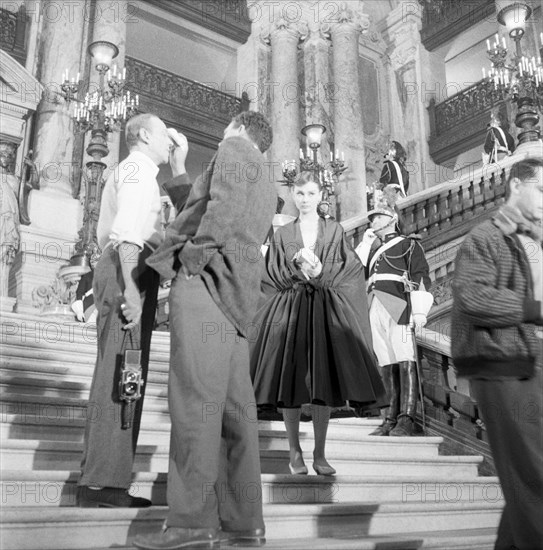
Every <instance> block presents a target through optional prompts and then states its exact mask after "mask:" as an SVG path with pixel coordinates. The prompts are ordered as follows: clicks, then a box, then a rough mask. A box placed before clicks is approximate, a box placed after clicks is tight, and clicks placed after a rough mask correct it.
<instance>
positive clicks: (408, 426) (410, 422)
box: [389, 415, 415, 437]
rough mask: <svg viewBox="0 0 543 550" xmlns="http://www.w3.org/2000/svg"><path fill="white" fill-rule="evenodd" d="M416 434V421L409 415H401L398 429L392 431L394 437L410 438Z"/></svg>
mask: <svg viewBox="0 0 543 550" xmlns="http://www.w3.org/2000/svg"><path fill="white" fill-rule="evenodd" d="M414 434H415V420H414V419H413V418H411V417H410V416H407V415H400V416H399V417H398V423H397V424H396V427H395V428H394V429H393V430H391V431H390V433H389V435H390V436H392V437H410V436H412V435H414Z"/></svg>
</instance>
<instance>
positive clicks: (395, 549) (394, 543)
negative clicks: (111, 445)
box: [91, 536, 423, 550]
mask: <svg viewBox="0 0 543 550" xmlns="http://www.w3.org/2000/svg"><path fill="white" fill-rule="evenodd" d="M422 544H423V541H422V540H419V539H413V538H410V537H409V536H408V537H406V538H401V537H386V536H383V537H364V538H358V537H357V538H354V539H349V538H343V539H342V538H330V537H327V538H307V539H299V540H298V539H278V540H269V539H268V540H267V542H266V546H265V548H266V550H308V549H309V548H310V549H311V550H418V549H420V548H422ZM116 548H119V550H138V549H137V548H136V547H135V546H130V547H126V546H123V547H122V548H120V547H116ZM220 548H221V550H239V546H230V545H229V544H226V543H222V542H221V546H220ZM91 550H109V549H106V548H102V549H100V548H95V549H91Z"/></svg>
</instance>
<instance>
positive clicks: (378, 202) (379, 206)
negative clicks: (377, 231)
mask: <svg viewBox="0 0 543 550" xmlns="http://www.w3.org/2000/svg"><path fill="white" fill-rule="evenodd" d="M374 196H375V206H374V208H373V209H372V210H370V211H369V212H368V219H369V220H370V221H371V219H372V218H373V216H376V215H378V214H381V215H384V216H390V217H391V218H392V219H393V220H394V221H395V222H397V221H398V212H397V210H396V200H397V197H398V193H397V192H396V190H395V189H393V188H392V187H391V186H388V185H387V186H385V187H384V188H383V189H382V190H377V189H376V190H375V192H374Z"/></svg>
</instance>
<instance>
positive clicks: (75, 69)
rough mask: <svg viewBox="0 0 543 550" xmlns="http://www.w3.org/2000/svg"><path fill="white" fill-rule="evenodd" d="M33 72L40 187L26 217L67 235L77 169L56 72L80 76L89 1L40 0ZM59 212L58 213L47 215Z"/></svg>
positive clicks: (71, 229) (73, 226) (75, 221)
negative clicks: (39, 87) (39, 93)
mask: <svg viewBox="0 0 543 550" xmlns="http://www.w3.org/2000/svg"><path fill="white" fill-rule="evenodd" d="M40 9H41V15H40V16H41V17H42V20H43V25H42V30H41V36H40V44H39V51H40V52H41V54H40V56H39V60H38V65H37V68H36V77H37V79H38V80H39V81H40V82H41V83H42V84H43V85H44V87H45V93H44V95H43V98H42V101H41V103H40V105H39V108H38V116H37V120H36V135H35V140H34V161H35V162H36V165H37V167H38V170H39V172H40V176H41V190H40V191H35V192H33V193H32V195H31V198H30V217H31V219H32V223H33V225H34V226H35V228H38V227H39V228H41V229H43V230H45V231H49V232H52V233H58V234H59V235H62V236H63V237H66V238H73V236H75V235H76V234H77V229H78V226H79V222H80V219H81V212H80V205H79V202H78V201H77V200H75V199H74V198H73V197H72V195H73V192H72V188H73V186H74V185H76V178H77V176H78V170H76V169H75V166H74V164H73V158H72V155H73V146H74V134H73V123H72V121H71V116H70V112H71V111H70V109H69V108H68V106H67V105H66V103H65V102H64V100H63V99H62V98H61V97H60V96H59V93H60V92H61V90H60V84H61V80H62V75H63V73H64V71H65V70H68V74H69V75H70V77H73V78H74V79H75V78H77V75H78V74H79V75H80V78H81V79H83V78H84V74H83V69H82V67H81V51H82V48H85V47H86V44H83V34H84V28H85V25H88V21H89V19H90V17H89V13H90V11H89V10H90V2H89V1H88V0H80V1H78V2H70V3H66V4H64V3H62V2H60V3H59V2H56V1H53V0H45V1H44V2H43V3H42V4H41V7H40ZM58 211H62V213H63V215H62V216H58V215H52V214H53V213H55V212H58Z"/></svg>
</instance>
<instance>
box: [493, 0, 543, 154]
mask: <svg viewBox="0 0 543 550" xmlns="http://www.w3.org/2000/svg"><path fill="white" fill-rule="evenodd" d="M530 15H531V8H530V7H529V6H528V5H527V4H524V3H522V2H513V3H511V4H510V5H508V6H506V7H504V8H503V9H502V10H500V12H499V13H498V22H499V23H500V24H502V25H504V26H506V27H507V28H508V29H509V36H510V37H511V38H512V39H513V40H514V41H515V52H514V53H513V54H512V55H511V57H510V59H509V60H508V54H509V51H508V48H507V42H506V39H505V37H502V40H501V42H500V39H499V36H498V34H496V36H495V40H494V44H493V45H492V46H491V44H490V40H487V54H488V57H489V59H490V61H491V68H490V70H489V71H488V74H487V72H486V70H485V68H484V67H483V79H484V80H485V82H486V83H487V85H488V86H489V88H490V89H491V91H492V92H493V93H495V94H497V95H498V96H499V97H503V96H508V97H509V98H511V100H512V101H514V102H515V103H516V104H517V107H518V109H517V115H516V118H515V124H516V125H517V127H518V128H520V130H521V131H520V132H519V135H518V140H519V143H525V142H528V141H537V140H538V139H539V131H538V129H537V124H538V121H539V116H538V112H537V109H539V110H541V107H542V105H543V66H542V64H541V57H542V56H543V33H541V34H540V41H541V46H542V47H541V48H540V52H539V57H538V59H536V57H535V56H532V57H530V56H528V55H524V54H523V52H522V46H521V39H522V37H523V35H524V32H525V26H526V21H527V20H528V19H529V17H530Z"/></svg>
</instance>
